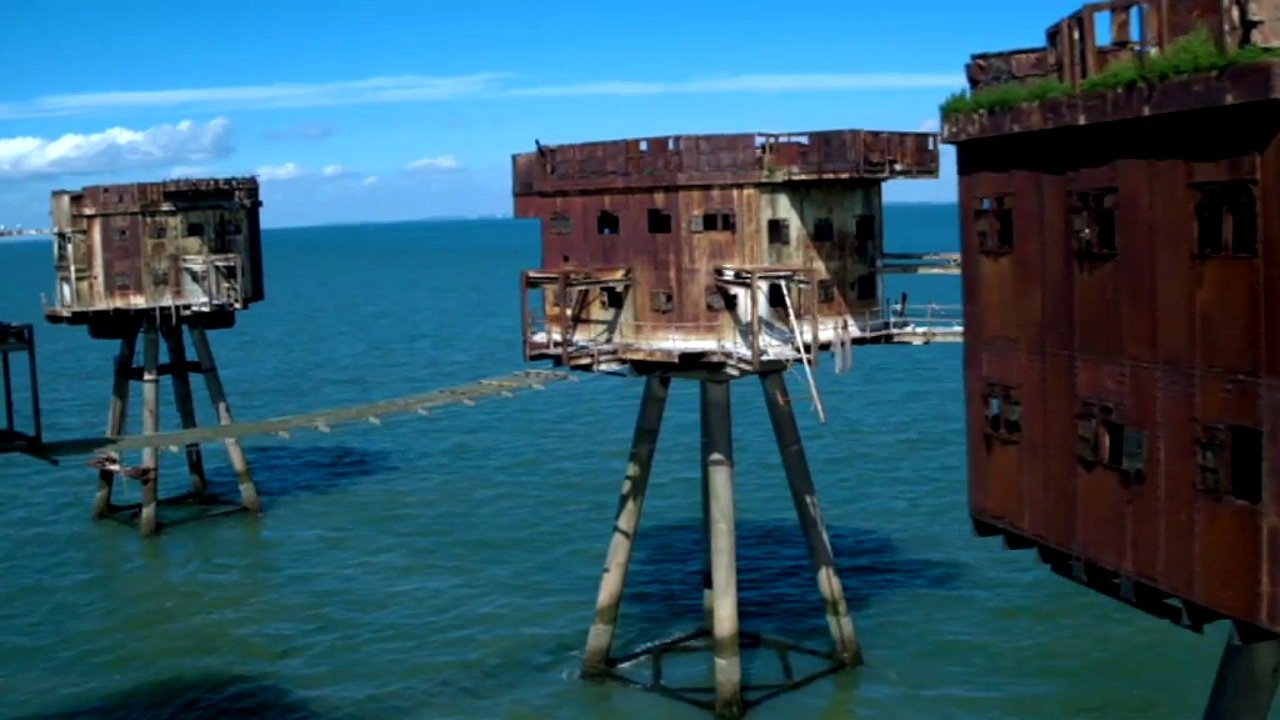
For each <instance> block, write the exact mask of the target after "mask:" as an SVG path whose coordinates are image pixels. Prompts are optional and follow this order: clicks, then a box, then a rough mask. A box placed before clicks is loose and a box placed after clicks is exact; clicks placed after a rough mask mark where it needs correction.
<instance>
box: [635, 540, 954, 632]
mask: <svg viewBox="0 0 1280 720" xmlns="http://www.w3.org/2000/svg"><path fill="white" fill-rule="evenodd" d="M737 530H738V532H737V536H738V537H737V542H738V598H739V599H738V610H739V617H740V619H741V622H742V626H743V629H747V628H751V629H753V630H756V631H759V632H764V633H769V634H783V635H797V634H799V635H801V636H803V635H807V634H811V633H812V632H814V631H815V630H816V631H821V632H823V633H825V628H826V623H825V620H824V617H825V614H824V610H823V602H822V597H821V596H820V595H819V593H818V587H817V580H816V578H815V576H814V572H813V569H812V566H811V565H810V560H809V550H808V546H807V545H806V544H805V540H804V535H803V534H802V533H801V531H800V526H799V524H798V523H797V522H794V521H793V522H786V521H783V520H740V521H739V522H738V527H737ZM827 532H828V534H829V536H830V538H831V546H832V550H833V552H834V554H835V558H836V567H837V569H838V570H839V572H840V578H841V580H842V581H843V584H844V588H845V595H846V598H847V600H848V602H849V607H850V609H851V610H852V611H853V612H854V613H856V612H857V611H858V610H860V609H863V608H865V607H866V606H868V605H869V604H870V603H872V602H873V601H875V600H877V599H879V598H880V597H881V596H883V595H887V594H890V593H893V592H895V591H899V590H914V589H946V588H950V587H954V586H955V585H956V583H957V582H958V580H959V572H958V571H957V569H956V566H955V565H954V564H953V563H950V562H947V561H942V560H934V559H929V558H916V557H907V556H905V555H903V554H902V552H901V551H900V550H899V549H898V547H897V545H895V544H894V542H893V541H892V540H891V539H890V538H889V537H888V536H887V535H884V534H882V533H878V532H874V531H869V530H865V529H859V528H845V527H828V529H827ZM705 548H706V540H705V539H704V538H703V534H702V527H701V526H700V525H699V524H698V523H696V522H692V523H690V522H685V523H678V524H670V523H669V524H655V525H651V526H645V525H643V524H642V525H641V526H640V531H639V532H638V533H637V542H636V549H635V556H634V559H633V560H632V564H631V570H630V572H629V573H628V577H627V587H626V594H625V596H624V598H623V601H622V604H623V615H624V616H625V619H623V620H622V621H621V622H620V624H619V630H620V631H622V632H625V633H626V635H627V637H631V638H635V639H636V640H640V641H648V640H653V639H656V638H657V637H662V636H666V635H668V634H669V633H671V632H673V631H677V630H680V629H687V627H686V624H687V623H691V622H698V621H700V620H701V617H702V572H703V566H704V560H703V558H704V557H705V555H706V552H707V551H706V549H705ZM854 619H855V621H856V619H857V617H856V615H855V618H854ZM806 630H807V631H808V632H806Z"/></svg>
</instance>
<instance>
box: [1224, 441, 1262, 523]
mask: <svg viewBox="0 0 1280 720" xmlns="http://www.w3.org/2000/svg"><path fill="white" fill-rule="evenodd" d="M1230 433H1231V488H1230V493H1231V496H1232V497H1234V498H1235V499H1237V500H1242V501H1244V502H1247V503H1249V504H1251V505H1258V504H1259V503H1261V502H1262V431H1261V430H1259V429H1257V428H1251V427H1244V426H1241V425H1232V426H1231V428H1230Z"/></svg>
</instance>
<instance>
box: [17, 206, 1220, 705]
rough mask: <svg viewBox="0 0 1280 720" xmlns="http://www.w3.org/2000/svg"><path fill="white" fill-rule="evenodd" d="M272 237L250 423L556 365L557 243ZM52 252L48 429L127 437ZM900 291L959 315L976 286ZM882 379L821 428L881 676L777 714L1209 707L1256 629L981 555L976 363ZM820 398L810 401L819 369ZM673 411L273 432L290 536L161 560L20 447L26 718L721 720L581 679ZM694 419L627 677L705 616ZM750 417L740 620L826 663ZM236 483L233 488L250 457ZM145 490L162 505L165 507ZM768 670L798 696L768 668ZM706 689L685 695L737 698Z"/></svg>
mask: <svg viewBox="0 0 1280 720" xmlns="http://www.w3.org/2000/svg"><path fill="white" fill-rule="evenodd" d="M269 211H270V208H269V207H268V208H266V209H265V212H269ZM956 219H957V216H956V210H955V208H953V207H946V206H899V207H891V208H890V209H889V210H888V218H887V238H888V239H887V246H888V249H889V250H892V251H903V252H906V251H925V250H951V249H954V248H955V246H956V242H957V241H956V237H957V232H956ZM265 247H266V266H267V300H266V301H265V302H263V303H261V304H259V305H256V306H254V307H253V308H252V309H251V310H249V311H248V312H245V313H242V314H241V316H240V320H239V323H238V324H237V326H236V327H235V328H234V329H231V330H226V331H218V332H215V333H213V334H212V335H211V338H212V342H213V345H214V352H215V353H216V355H217V358H218V360H219V363H220V365H221V368H222V371H223V379H224V382H225V384H226V386H227V390H228V393H229V394H230V398H231V402H232V407H233V410H234V412H235V413H236V415H237V417H238V418H239V419H253V418H262V417H268V416H274V415H281V414H286V413H290V412H295V411H305V410H315V409H322V408H328V407H333V406H339V405H344V404H352V403H359V402H364V401H370V400H375V399H380V398H390V397H395V396H399V395H404V394H409V393H415V392H422V391H427V390H431V389H435V388H441V387H445V386H449V385H453V384H458V383H464V382H467V381H470V380H474V379H477V378H481V377H487V376H491V375H496V374H501V373H506V372H511V371H516V370H519V369H521V368H522V367H526V366H525V365H524V364H523V362H522V359H521V357H520V325H519V296H518V293H517V287H518V275H517V273H518V272H519V270H520V269H522V268H532V267H536V266H537V265H538V262H539V248H538V238H537V228H536V226H535V225H534V224H532V223H529V222H522V221H509V220H495V221H471V222H437V223H430V222H425V223H404V224H382V225H360V226H342V227H320V228H304V229H287V230H269V231H267V232H266V234H265ZM52 261H53V253H52V249H51V247H49V245H48V244H47V243H44V242H37V243H30V242H27V243H16V244H14V243H9V244H4V245H0V317H2V318H3V319H6V320H9V321H28V322H35V323H37V324H38V339H39V344H40V358H39V360H40V378H41V387H42V391H43V393H42V400H43V404H44V412H45V431H46V435H47V436H48V437H50V438H55V439H56V438H62V437H67V436H85V435H97V434H101V433H102V432H103V431H104V429H105V423H106V412H107V405H108V398H109V393H110V385H111V362H112V356H113V355H114V353H115V352H116V347H115V345H114V343H112V342H109V341H97V340H91V339H90V338H89V337H88V334H87V332H85V331H84V330H83V329H77V328H67V327H60V326H50V325H46V324H43V323H42V321H41V319H40V294H41V293H42V292H45V293H48V292H51V289H52V287H53V281H52V277H53V271H52V267H51V265H52ZM898 289H906V290H908V291H909V292H910V295H911V298H912V302H913V303H914V302H916V301H919V302H928V301H934V302H937V303H939V304H946V303H957V302H958V301H959V297H960V287H959V279H958V278H955V277H917V278H907V279H901V280H898V281H897V282H896V283H895V285H894V293H893V294H894V295H895V296H896V292H897V290H898ZM854 362H855V367H854V371H853V372H852V373H847V374H842V375H836V374H835V373H834V372H833V367H832V366H833V363H832V362H831V360H830V357H829V356H828V357H827V358H825V359H824V361H823V364H822V365H821V367H820V368H819V372H818V378H817V379H818V383H819V385H820V388H821V392H822V395H823V398H824V400H825V402H826V407H827V411H828V422H827V423H826V424H825V425H823V424H820V423H819V422H818V421H817V418H816V416H815V414H814V413H813V412H812V411H811V410H808V409H805V410H803V411H801V412H800V422H801V431H802V433H803V434H804V438H805V441H806V443H807V448H808V452H809V460H810V464H811V466H812V469H813V472H814V475H815V480H816V482H817V486H818V491H819V496H820V500H821V502H822V507H823V511H824V514H825V516H826V519H827V521H828V523H829V527H830V532H831V535H832V540H833V543H834V546H835V551H836V557H837V561H838V563H839V565H840V567H841V570H842V576H843V580H844V584H845V587H846V589H847V590H848V592H849V595H850V602H851V605H852V608H853V610H854V613H855V616H854V617H855V621H856V622H857V624H858V628H859V631H860V635H861V638H862V642H863V644H864V649H865V653H866V661H867V662H866V665H864V666H863V667H861V668H859V669H857V670H854V671H846V672H842V673H840V674H837V675H835V676H832V677H829V678H826V679H822V680H819V681H817V682H816V683H814V684H812V685H810V686H808V687H807V688H805V689H803V690H801V691H799V692H796V693H792V694H789V695H784V696H782V697H780V698H777V699H774V700H771V701H770V702H768V703H766V704H764V705H762V706H761V707H759V708H757V709H756V710H754V711H753V712H752V714H751V715H750V717H753V718H760V719H761V720H764V719H766V718H788V719H792V718H854V717H856V718H1077V717H1087V718H1109V719H1117V718H1194V717H1199V713H1200V712H1201V710H1202V708H1203V703H1204V700H1205V699H1206V698H1207V694H1208V691H1209V688H1210V685H1211V683H1212V680H1213V674H1214V670H1215V666H1216V662H1217V657H1218V653H1219V651H1220V648H1221V645H1222V642H1223V640H1224V638H1225V634H1226V631H1227V628H1226V626H1225V625H1221V624H1219V625H1216V626H1212V627H1211V628H1210V629H1209V631H1208V632H1207V633H1206V635H1204V636H1197V635H1194V634H1192V633H1190V632H1187V631H1184V630H1180V629H1177V628H1175V627H1173V626H1171V625H1167V624H1165V623H1163V622H1161V621H1158V620H1155V619H1151V618H1149V617H1147V616H1145V615H1142V614H1140V613H1138V612H1137V611H1134V610H1130V609H1128V608H1125V607H1122V606H1120V605H1118V604H1115V603H1113V602H1112V601H1109V600H1105V599H1102V598H1100V597H1097V596H1095V595H1093V594H1091V593H1090V592H1088V591H1086V590H1084V589H1081V588H1079V587H1077V586H1075V585H1073V584H1071V583H1069V582H1067V581H1066V580H1062V579H1059V578H1057V577H1055V576H1053V575H1051V574H1050V573H1049V572H1048V571H1047V570H1046V569H1045V568H1044V567H1043V566H1042V565H1040V564H1039V563H1038V562H1037V560H1036V559H1035V556H1034V554H1033V553H1030V552H1015V551H1010V550H1005V549H1003V548H1002V546H1001V543H1000V542H999V541H998V540H983V539H978V538H976V537H974V536H973V535H972V533H971V529H970V523H969V520H968V515H967V511H966V500H965V448H964V437H963V413H962V400H963V398H962V391H961V346H959V345H955V344H949V345H948V344H943V345H935V346H926V347H906V346H904V347H879V348H860V349H858V350H856V353H855V361H854ZM195 382H196V391H197V395H196V398H197V404H198V406H199V410H200V413H201V423H202V424H208V423H211V422H212V413H211V411H210V410H209V407H208V403H207V401H206V400H205V398H206V395H204V393H203V387H202V383H201V382H200V381H199V379H198V378H197V379H195ZM789 382H790V384H791V388H792V391H793V393H794V394H796V395H804V394H805V390H804V388H803V382H804V381H803V377H802V376H801V375H799V374H798V373H793V374H792V375H791V376H790V378H789ZM641 385H642V382H641V381H640V380H637V379H625V378H614V377H590V378H584V379H583V380H582V381H581V382H578V383H571V384H569V383H561V384H557V385H554V386H551V387H549V388H548V389H547V390H546V391H544V392H538V393H533V394H526V395H521V396H518V397H516V398H513V399H501V400H492V401H486V402H482V403H480V404H478V405H477V406H475V407H457V408H452V409H446V410H443V411H440V412H438V413H433V414H432V416H430V417H426V418H421V417H417V416H414V417H413V418H410V419H403V420H399V421H388V422H386V423H385V424H384V425H382V426H378V427H375V426H373V425H357V426H348V427H341V428H339V429H336V430H335V431H334V432H333V433H330V434H321V433H316V432H299V433H297V434H295V436H294V438H293V439H292V440H279V439H256V440H250V441H248V442H247V443H246V446H247V449H248V455H249V461H250V464H251V466H252V468H253V470H254V473H255V476H256V479H257V482H258V487H259V491H260V492H261V494H262V496H263V499H264V504H265V515H264V516H263V517H261V518H251V517H248V516H245V515H242V514H241V515H234V516H230V517H226V518H218V519H212V520H205V521H201V522H197V523H191V524H185V525H179V526H175V527H171V528H168V529H167V530H166V532H164V533H163V534H162V535H161V536H160V537H159V538H157V539H155V540H152V541H143V540H141V539H140V538H139V537H138V536H137V534H136V532H135V531H134V530H133V529H131V528H128V527H125V526H123V525H120V524H117V523H113V522H100V523H95V522H92V521H91V520H90V519H89V513H90V508H91V506H92V501H93V494H94V488H95V484H96V475H95V472H94V471H93V470H91V469H89V468H87V467H85V466H84V465H83V461H82V460H81V459H70V460H68V461H65V462H64V463H63V465H62V466H60V467H50V466H46V465H43V464H40V463H37V462H35V461H33V460H29V459H25V458H21V457H13V456H0V479H3V482H0V698H3V702H2V703H0V716H4V717H38V718H72V717H75V718H80V717H84V718H135V717H136V718H178V717H184V718H185V717H278V718H308V719H310V718H315V719H328V718H368V719H371V720H374V719H381V718H702V717H708V714H707V713H705V712H703V711H701V710H697V709H695V708H692V707H690V706H687V705H684V704H681V703H678V702H676V701H673V700H671V699H668V698H665V697H661V696H659V695H657V694H653V693H648V692H644V691H640V690H634V689H628V688H625V687H620V686H617V685H612V684H609V685H600V684H594V683H588V682H584V681H581V680H579V679H578V678H577V677H575V672H576V670H577V667H578V664H579V661H580V658H581V650H582V645H583V642H584V640H585V639H586V635H587V629H588V627H589V625H590V622H591V618H592V611H593V606H594V601H595V595H596V589H597V585H598V581H599V578H600V570H601V567H602V564H603V560H604V556H605V549H606V545H607V543H608V541H609V536H610V531H611V527H612V522H613V513H614V510H615V506H616V502H617V492H618V490H619V487H620V484H621V479H622V474H623V471H624V469H625V464H626V460H627V453H628V446H629V442H630V435H631V431H632V427H633V423H634V420H635V413H636V403H637V401H638V400H639V395H640V390H641ZM136 392H138V391H136V390H135V393H136ZM168 392H169V391H168V388H167V385H166V386H164V387H162V395H161V397H162V399H164V400H165V401H166V404H165V405H162V409H161V414H162V421H163V425H164V426H165V427H173V426H175V424H176V412H175V410H174V409H173V406H172V404H171V403H169V402H168V401H169V399H170V397H171V396H170V395H169V394H168ZM137 397H138V395H136V394H135V405H134V406H133V408H132V409H134V410H135V412H133V413H132V418H131V429H132V430H133V431H134V432H137V431H138V428H139V425H138V422H139V417H138V413H137V412H136V410H137V404H136V398H137ZM696 400H697V389H696V386H695V385H694V384H692V383H681V382H676V383H675V384H674V386H673V393H672V398H671V401H670V403H669V405H668V410H667V420H666V424H665V426H664V429H663V432H662V436H661V439H660V445H659V450H658V455H657V461H656V465H655V468H654V477H653V483H652V486H651V488H650V491H649V497H648V502H647V503H646V506H645V510H644V518H643V521H642V524H641V527H640V531H639V534H638V540H637V542H638V546H637V550H636V556H635V559H634V562H633V565H632V571H631V574H630V577H629V582H628V592H627V595H626V596H625V598H624V601H623V606H622V616H621V619H620V625H619V637H618V639H617V643H616V645H615V649H616V650H617V651H625V650H628V649H630V648H632V647H634V646H636V645H637V644H639V643H643V642H647V641H652V640H657V639H661V638H665V637H669V636H671V635H674V634H676V633H678V632H682V631H686V630H691V629H693V628H696V627H697V626H698V623H699V622H700V619H701V609H700V608H701V577H700V568H701V558H702V552H703V551H702V549H701V548H702V545H701V543H702V539H701V534H700V529H699V519H698V518H699V491H698V478H699V470H698V456H697V454H698V419H697V407H696ZM733 402H734V407H735V411H736V414H735V427H734V433H735V442H736V454H737V455H736V466H737V500H738V522H739V525H738V529H739V538H738V548H739V562H740V570H739V577H740V583H741V585H742V597H741V600H740V607H741V611H742V622H743V628H744V629H745V630H756V631H764V632H768V633H770V634H774V635H781V636H784V637H786V638H787V639H790V640H794V641H799V642H804V643H807V644H810V645H813V646H816V647H819V648H823V647H826V646H827V643H828V638H827V635H826V626H825V623H824V620H823V609H822V604H821V601H820V599H819V596H818V594H817V590H816V588H815V587H814V584H813V580H812V575H811V573H810V571H809V568H808V561H807V557H806V554H805V550H804V545H803V541H802V537H801V534H800V531H799V528H798V526H797V525H796V521H795V517H794V513H793V510H792V506H791V502H790V499H789V496H788V493H787V490H786V483H785V480H784V478H783V475H782V472H781V464H780V462H779V459H778V454H777V448H776V446H775V444H774V441H773V438H772V436H771V434H770V433H769V431H768V420H767V417H766V415H765V411H764V406H763V403H762V401H761V391H760V388H759V384H758V383H757V382H756V381H753V380H746V381H741V382H737V383H735V384H734V388H733ZM127 459H128V460H131V461H135V462H136V459H137V458H136V456H132V457H128V458H127ZM205 459H206V464H207V465H208V466H209V468H210V472H211V474H212V475H213V478H214V481H215V484H216V485H217V486H218V487H219V488H221V489H224V490H226V491H228V492H231V493H234V481H233V476H232V474H231V473H230V472H229V469H228V467H227V464H226V455H225V452H224V451H223V450H222V448H221V447H220V446H213V447H206V449H205ZM161 462H162V474H161V489H162V491H165V490H167V491H168V492H169V493H174V492H179V491H182V490H183V489H185V486H186V483H187V480H186V474H185V467H183V466H184V465H185V462H184V461H183V459H182V457H181V456H179V455H173V454H169V453H164V454H162V455H161ZM120 487H121V486H120V485H119V484H117V488H118V490H117V495H116V497H117V498H118V501H136V499H137V495H138V492H137V486H136V484H131V485H130V486H129V487H127V488H126V489H123V490H121V489H119V488H120ZM162 513H164V510H163V509H162ZM164 516H165V515H164V514H162V518H163V517H164ZM744 663H745V667H746V671H747V672H748V674H749V675H754V676H756V677H761V678H763V677H766V676H767V675H768V673H769V672H772V670H770V666H769V658H767V657H765V656H761V657H759V658H756V657H755V656H754V655H753V656H748V657H747V658H745V659H744ZM708 666H709V661H708ZM702 667H703V666H701V665H699V666H697V667H696V668H695V669H694V670H690V671H688V672H691V673H692V674H693V675H695V676H699V673H701V675H700V676H699V678H700V680H701V681H704V682H705V681H706V680H707V679H708V678H707V673H706V672H702ZM201 713H203V714H201Z"/></svg>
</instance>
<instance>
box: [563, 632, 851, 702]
mask: <svg viewBox="0 0 1280 720" xmlns="http://www.w3.org/2000/svg"><path fill="white" fill-rule="evenodd" d="M738 638H739V646H740V648H741V650H742V654H743V655H744V656H749V655H750V654H751V653H761V654H771V655H773V656H774V659H775V660H776V665H775V667H776V672H774V673H770V672H768V670H765V673H764V674H765V676H764V677H754V678H748V677H744V678H743V683H742V714H746V713H747V712H748V711H749V710H751V709H752V708H755V707H758V706H760V705H762V704H763V703H765V702H767V701H769V700H772V699H773V698H776V697H778V696H780V695H784V694H786V693H789V692H793V691H795V690H799V689H801V688H803V687H805V686H807V685H810V684H811V683H813V682H816V681H817V680H821V679H822V678H825V677H827V676H829V675H834V674H835V673H838V672H840V671H841V670H845V669H850V666H849V665H848V664H846V663H844V662H841V661H840V660H839V659H838V658H836V657H835V656H834V655H833V654H832V653H830V652H821V651H818V650H813V649H811V648H807V647H804V646H802V645H798V644H795V643H791V642H788V641H786V640H781V639H778V638H771V637H766V636H763V635H760V634H758V633H753V632H746V631H741V632H740V633H739V636H738ZM714 653H715V643H714V640H713V638H712V636H711V632H710V631H709V630H706V629H702V630H697V631H694V632H691V633H688V634H685V635H680V636H678V637H675V638H672V639H670V640H664V641H661V642H657V643H653V644H651V645H646V646H644V647H642V648H639V649H637V650H635V651H634V652H631V653H629V654H627V655H624V656H622V657H619V658H610V659H609V661H608V665H607V667H606V668H604V669H601V670H599V671H597V672H595V673H592V674H591V675H589V676H588V677H590V678H593V679H599V680H605V681H610V682H616V683H619V684H622V685H626V686H628V687H634V688H638V689H641V690H647V691H649V692H656V693H658V694H660V695H664V696H666V697H669V698H672V699H674V700H679V701H681V702H684V703H687V704H689V705H692V706H694V707H698V708H702V709H703V710H708V711H711V712H715V709H716V701H715V697H716V683H715V678H714V675H713V673H712V672H711V671H710V668H711V664H710V663H709V662H707V657H706V656H708V655H714ZM686 658H687V659H689V660H690V662H688V663H685V662H682V661H683V660H684V659H686ZM646 660H647V661H648V662H647V663H646V662H645V661H646ZM744 660H745V658H744ZM761 664H763V663H761ZM645 665H647V667H648V673H647V676H646V674H645V673H644V672H643V670H644V667H643V666H645ZM743 665H744V666H748V667H750V666H754V665H756V663H746V662H744V663H743ZM699 676H701V677H702V678H703V679H704V681H705V682H703V683H699V682H697V678H698V677H699Z"/></svg>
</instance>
